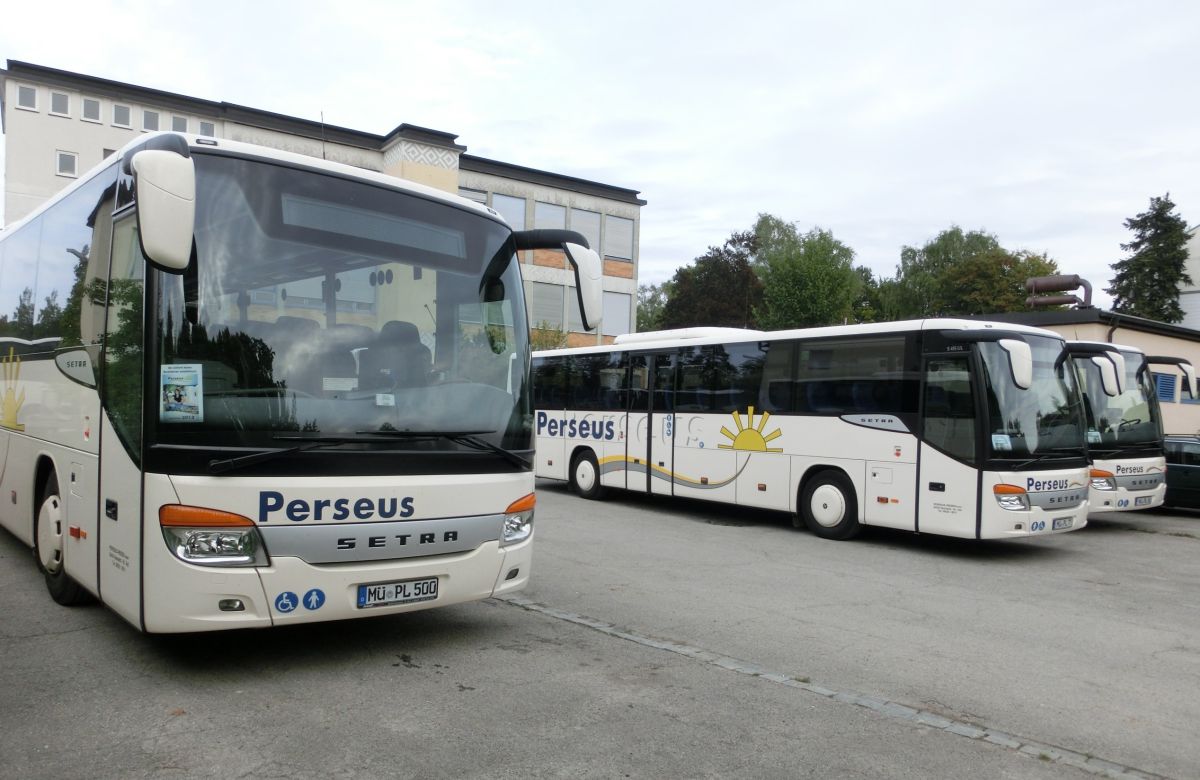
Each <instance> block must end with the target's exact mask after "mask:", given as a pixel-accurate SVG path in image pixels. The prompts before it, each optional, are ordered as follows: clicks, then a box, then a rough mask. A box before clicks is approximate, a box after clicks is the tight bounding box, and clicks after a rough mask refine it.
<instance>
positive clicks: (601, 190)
mask: <svg viewBox="0 0 1200 780" xmlns="http://www.w3.org/2000/svg"><path fill="white" fill-rule="evenodd" d="M458 167H459V168H460V169H462V170H464V171H471V172H473V173H486V174H491V175H493V176H501V177H503V178H506V179H518V180H520V181H525V182H529V183H530V184H541V185H544V186H547V187H556V188H558V189H563V190H570V191H571V192H578V193H582V194H584V195H595V196H596V197H600V198H608V199H609V200H616V201H620V202H622V203H629V204H632V205H635V206H645V205H646V201H645V200H643V199H642V198H639V197H638V195H640V194H641V193H640V192H638V191H637V190H630V189H626V188H624V187H614V186H613V185H611V184H601V183H600V182H596V181H589V180H587V179H579V178H576V177H574V176H564V175H562V174H559V173H550V172H549V171H539V170H537V169H536V168H526V167H524V166H521V165H513V164H512V163H506V162H500V161H499V160H488V159H486V158H483V157H476V156H475V155H473V154H464V155H462V156H461V157H459V159H458Z"/></svg>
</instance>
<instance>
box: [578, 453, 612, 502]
mask: <svg viewBox="0 0 1200 780" xmlns="http://www.w3.org/2000/svg"><path fill="white" fill-rule="evenodd" d="M571 488H572V489H573V490H574V491H575V492H576V493H578V494H579V495H580V496H581V497H583V498H600V496H601V495H603V493H604V489H603V488H602V487H601V486H600V466H599V465H598V464H597V463H596V456H595V455H593V454H592V451H591V450H583V451H582V452H580V453H579V454H578V455H576V456H575V457H574V458H573V459H572V460H571Z"/></svg>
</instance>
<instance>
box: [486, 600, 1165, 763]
mask: <svg viewBox="0 0 1200 780" xmlns="http://www.w3.org/2000/svg"><path fill="white" fill-rule="evenodd" d="M495 599H496V600H497V601H503V602H505V603H508V604H512V605H513V606H516V607H521V608H522V609H526V610H529V611H530V612H537V613H538V614H541V615H546V616H547V617H552V618H555V619H557V620H562V621H565V622H567V623H574V624H575V625H578V626H584V627H586V628H590V629H592V630H593V631H599V632H600V633H601V634H607V635H608V636H612V637H616V638H618V639H624V640H626V641H629V642H633V643H634V644H639V645H642V646H643V647H650V648H653V649H655V650H665V651H667V652H669V653H675V654H676V655H682V656H685V657H687V658H691V659H693V660H696V661H700V662H701V663H705V664H708V665H710V666H716V667H719V668H721V669H725V670H727V671H730V672H736V673H737V674H744V675H747V676H749V677H757V678H759V679H762V680H766V681H768V682H772V683H776V684H778V685H785V686H787V687H789V688H798V689H800V690H802V691H807V692H809V693H815V694H817V695H818V696H824V697H825V698H827V699H832V700H833V701H839V702H842V703H844V704H853V705H855V706H857V707H864V708H866V709H869V710H873V711H875V712H877V713H879V714H880V715H882V716H883V717H885V718H892V719H894V720H901V721H906V722H909V723H916V724H920V725H922V726H928V727H930V728H934V729H940V730H941V731H944V732H946V733H948V734H953V735H955V736H958V737H965V738H966V739H972V740H977V741H981V742H990V743H992V744H993V745H999V746H1000V747H1003V748H1007V749H1009V750H1012V751H1015V752H1018V753H1024V754H1026V755H1028V756H1032V757H1033V758H1035V759H1040V760H1042V761H1047V762H1050V763H1054V764H1062V765H1064V766H1070V767H1074V768H1076V769H1082V770H1083V771H1085V772H1088V773H1090V774H1093V775H1097V776H1099V777H1106V778H1114V780H1132V779H1133V778H1137V780H1169V778H1167V777H1166V776H1165V775H1160V774H1155V773H1153V772H1146V771H1143V770H1140V769H1135V768H1133V767H1129V766H1124V765H1123V764H1119V763H1117V762H1115V761H1105V760H1104V759H1102V758H1097V757H1096V756H1090V755H1087V754H1084V753H1078V752H1076V751H1074V750H1069V749H1067V748H1063V747H1059V746H1058V745H1051V744H1048V743H1045V742H1038V741H1036V740H1032V739H1027V738H1026V737H1019V736H1015V735H1013V734H1008V733H1006V732H1003V731H1000V730H999V729H993V728H989V727H987V726H981V725H979V724H977V723H968V722H967V721H962V720H954V719H953V718H947V717H945V716H942V715H938V714H936V713H933V712H929V711H927V710H920V709H916V708H914V707H909V706H908V705H906V704H901V703H899V702H894V701H889V700H887V699H880V698H876V697H874V696H867V695H865V694H861V693H857V692H855V691H851V690H835V689H833V688H827V687H825V686H823V685H817V684H816V683H813V682H811V681H810V680H809V679H808V678H806V677H795V676H793V675H789V674H784V673H782V672H777V671H773V670H770V669H766V668H764V667H762V666H759V665H758V664H755V663H752V662H750V661H744V660H742V659H740V658H732V657H730V656H726V655H721V654H720V653H714V652H712V651H710V650H705V649H703V648H700V647H694V646H692V645H688V644H684V643H682V642H673V641H671V640H669V639H654V638H652V637H648V636H643V635H641V634H638V633H635V632H633V631H628V630H626V629H623V628H619V627H617V626H614V625H612V624H611V623H605V622H604V621H601V620H595V619H593V618H589V617H586V616H584V615H577V614H575V613H574V612H566V611H564V610H561V609H555V608H553V607H548V606H546V605H544V604H539V603H537V602H536V601H531V600H530V599H527V598H524V597H523V596H496V597H495Z"/></svg>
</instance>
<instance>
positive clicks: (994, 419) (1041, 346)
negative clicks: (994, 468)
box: [979, 335, 1084, 460]
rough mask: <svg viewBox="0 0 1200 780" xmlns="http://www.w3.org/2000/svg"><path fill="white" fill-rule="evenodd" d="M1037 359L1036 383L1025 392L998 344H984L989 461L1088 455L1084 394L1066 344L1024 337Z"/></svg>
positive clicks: (1035, 364)
mask: <svg viewBox="0 0 1200 780" xmlns="http://www.w3.org/2000/svg"><path fill="white" fill-rule="evenodd" d="M1024 340H1025V342H1026V343H1028V344H1029V347H1030V350H1031V352H1032V353H1033V382H1032V385H1031V386H1030V387H1029V388H1027V389H1026V388H1022V387H1019V386H1018V385H1017V383H1016V382H1015V381H1014V379H1013V372H1012V369H1011V368H1010V363H1009V356H1008V353H1007V352H1005V350H1004V348H1003V347H1001V346H1000V345H999V344H998V343H996V342H980V343H979V353H980V355H981V356H982V357H983V366H984V374H985V377H984V382H985V386H986V393H987V396H986V397H987V409H988V426H989V427H988V430H989V433H990V435H989V436H988V437H987V440H986V442H985V444H986V446H987V450H988V453H989V457H991V458H997V459H1002V460H1011V459H1013V458H1027V457H1043V456H1045V457H1055V456H1058V457H1061V456H1067V457H1070V456H1078V457H1082V456H1083V455H1084V433H1083V414H1082V410H1081V406H1082V404H1081V403H1080V395H1079V388H1078V386H1077V385H1076V383H1075V376H1074V374H1073V373H1072V371H1071V370H1070V365H1071V364H1070V361H1069V360H1064V359H1063V356H1064V344H1063V342H1062V341H1059V340H1058V339H1054V338H1050V337H1046V336H1033V335H1029V336H1025V337H1024Z"/></svg>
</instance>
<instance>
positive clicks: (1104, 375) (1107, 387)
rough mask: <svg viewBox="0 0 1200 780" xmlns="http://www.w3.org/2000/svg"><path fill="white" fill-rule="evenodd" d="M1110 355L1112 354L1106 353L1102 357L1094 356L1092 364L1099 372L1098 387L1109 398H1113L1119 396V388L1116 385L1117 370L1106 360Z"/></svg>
mask: <svg viewBox="0 0 1200 780" xmlns="http://www.w3.org/2000/svg"><path fill="white" fill-rule="evenodd" d="M1110 354H1112V353H1106V355H1105V356H1104V357H1100V356H1099V355H1094V356H1093V357H1092V363H1093V364H1094V365H1095V366H1096V368H1098V369H1099V370H1100V386H1101V387H1102V388H1104V394H1105V395H1107V396H1108V397H1109V398H1115V397H1116V396H1118V395H1120V394H1121V388H1120V386H1119V385H1118V383H1117V369H1116V367H1115V366H1114V365H1113V364H1112V361H1111V360H1109V359H1108V355H1110Z"/></svg>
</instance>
